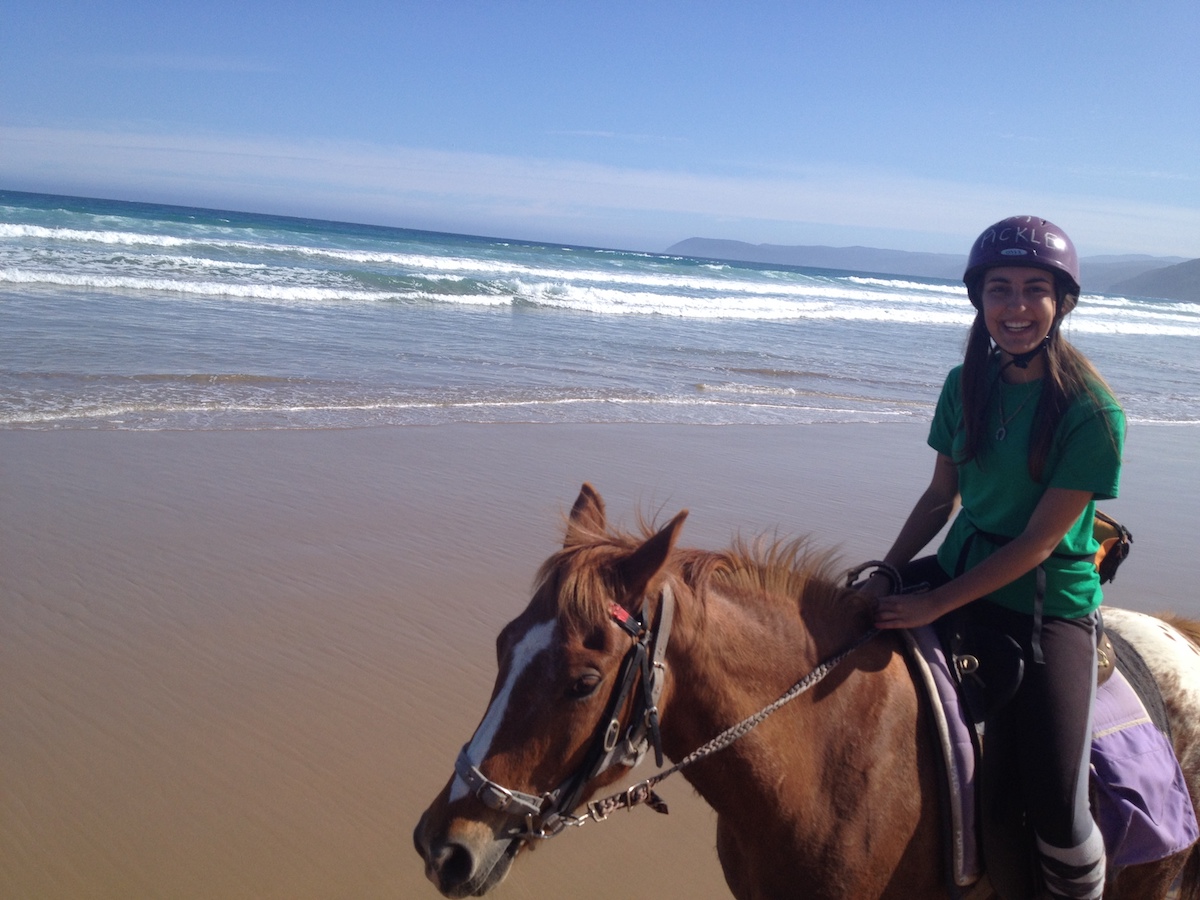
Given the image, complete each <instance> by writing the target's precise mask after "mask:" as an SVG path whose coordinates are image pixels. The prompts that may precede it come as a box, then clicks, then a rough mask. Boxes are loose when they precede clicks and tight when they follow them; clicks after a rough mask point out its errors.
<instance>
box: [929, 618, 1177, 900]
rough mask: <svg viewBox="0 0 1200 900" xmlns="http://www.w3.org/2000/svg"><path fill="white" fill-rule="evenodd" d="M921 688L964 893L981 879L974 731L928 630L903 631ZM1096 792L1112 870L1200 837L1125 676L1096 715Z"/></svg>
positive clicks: (1170, 755) (1161, 742) (1164, 744)
mask: <svg viewBox="0 0 1200 900" xmlns="http://www.w3.org/2000/svg"><path fill="white" fill-rule="evenodd" d="M906 635H907V641H908V644H909V649H910V653H909V657H910V659H911V660H912V662H913V664H914V665H913V670H914V674H915V675H916V676H917V677H916V678H915V680H916V682H917V684H918V689H919V690H922V691H925V692H926V694H927V697H928V699H929V700H930V709H931V712H932V714H933V715H932V717H933V723H934V728H935V732H936V736H937V742H938V749H939V752H940V753H941V754H942V759H943V767H944V770H945V774H946V779H947V782H948V784H947V786H946V790H945V796H946V797H947V798H948V800H949V806H950V809H949V811H948V816H947V820H948V828H949V836H950V842H951V859H950V863H951V871H952V875H953V880H954V883H955V884H956V885H958V886H959V887H965V886H967V885H970V884H973V883H975V882H976V881H978V880H979V878H980V877H981V875H982V864H981V861H980V858H979V850H978V848H979V833H978V830H977V829H978V822H977V820H976V816H977V798H976V780H975V777H976V763H977V760H976V757H975V744H974V742H973V740H972V732H971V729H972V726H971V725H970V723H969V722H968V719H967V716H966V714H965V712H964V709H963V705H962V702H961V701H960V700H959V697H958V691H957V687H956V685H955V682H954V677H953V675H952V674H951V672H950V668H949V664H948V663H947V661H946V656H945V653H944V651H943V650H942V645H941V642H940V641H939V640H938V637H937V634H936V632H935V631H934V630H933V628H932V627H930V626H924V627H922V628H914V629H910V630H909V631H907V632H906ZM1091 770H1092V771H1091V774H1092V785H1093V788H1094V794H1093V796H1094V798H1095V799H1094V803H1095V808H1094V809H1093V813H1094V814H1095V816H1096V821H1097V824H1098V825H1099V826H1100V831H1101V834H1102V835H1103V836H1104V845H1105V852H1106V853H1107V854H1108V859H1109V864H1110V865H1111V866H1114V867H1121V866H1127V865H1132V864H1135V863H1143V862H1151V861H1154V860H1158V859H1162V858H1164V857H1166V856H1170V855H1171V854H1173V853H1177V852H1179V851H1180V850H1183V849H1184V848H1186V847H1188V846H1191V844H1192V843H1194V842H1195V841H1196V840H1197V838H1198V837H1200V828H1198V827H1197V823H1196V815H1195V810H1194V809H1193V807H1192V802H1191V798H1190V796H1189V794H1188V790H1187V784H1186V782H1185V781H1184V778H1183V772H1182V771H1181V770H1180V768H1179V762H1178V761H1177V760H1176V758H1175V753H1174V751H1173V750H1172V748H1171V744H1170V742H1169V741H1168V740H1167V738H1166V736H1165V735H1164V734H1163V733H1162V732H1161V731H1160V730H1159V729H1158V728H1157V727H1156V726H1155V723H1154V722H1153V721H1152V720H1151V718H1150V716H1149V715H1148V714H1147V712H1146V708H1145V706H1144V705H1143V704H1142V701H1141V700H1140V699H1139V698H1138V695H1137V693H1136V692H1135V691H1134V690H1133V688H1132V687H1131V686H1130V684H1129V682H1128V681H1127V680H1126V678H1125V676H1124V675H1123V674H1122V673H1121V671H1120V670H1117V671H1115V672H1113V674H1112V677H1111V678H1110V679H1109V680H1108V681H1107V682H1106V683H1105V684H1104V685H1102V686H1101V687H1100V689H1099V690H1098V691H1097V694H1096V704H1095V708H1094V710H1093V716H1092V755H1091Z"/></svg>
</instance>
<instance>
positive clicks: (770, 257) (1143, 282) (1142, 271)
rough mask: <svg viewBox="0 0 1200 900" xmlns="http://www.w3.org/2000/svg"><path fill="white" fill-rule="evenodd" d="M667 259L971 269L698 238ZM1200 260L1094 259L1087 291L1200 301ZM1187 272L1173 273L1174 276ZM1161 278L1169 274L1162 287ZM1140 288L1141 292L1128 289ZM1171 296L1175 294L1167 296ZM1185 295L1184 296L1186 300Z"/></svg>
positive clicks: (936, 259)
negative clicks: (680, 257)
mask: <svg viewBox="0 0 1200 900" xmlns="http://www.w3.org/2000/svg"><path fill="white" fill-rule="evenodd" d="M663 252H664V253H666V254H668V255H672V256H691V257H695V258H698V259H712V260H718V261H721V260H723V261H726V262H751V263H762V264H766V265H777V266H778V265H783V266H801V267H804V268H812V269H838V270H841V271H847V272H877V273H879V274H883V275H908V276H912V277H916V278H942V279H946V280H948V281H959V280H960V279H961V278H962V273H963V269H964V267H965V266H966V262H967V256H966V254H965V253H963V254H957V253H920V252H914V251H908V250H884V249H880V248H877V247H826V246H819V245H817V246H806V245H797V246H789V245H783V244H750V243H746V242H745V241H734V240H724V239H720V238H700V237H693V238H688V239H687V240H683V241H679V242H678V243H676V244H672V245H671V246H670V247H668V248H667V249H666V250H664V251H663ZM1192 263H1197V264H1200V260H1186V259H1185V258H1184V257H1181V256H1146V255H1143V254H1124V255H1111V254H1110V255H1104V256H1088V257H1084V258H1082V259H1081V260H1080V261H1079V267H1080V277H1081V279H1082V281H1083V286H1084V290H1085V291H1095V292H1097V293H1109V292H1111V291H1113V290H1117V291H1118V292H1121V293H1136V294H1138V295H1139V296H1147V297H1163V298H1166V299H1169V300H1196V301H1200V265H1197V266H1196V267H1195V268H1188V267H1189V266H1190V265H1191V264H1192ZM1174 269H1182V271H1181V272H1176V273H1171V270H1174ZM1156 273H1162V274H1163V281H1162V282H1161V283H1160V282H1159V280H1158V279H1157V278H1156V277H1153V276H1155V275H1156ZM1131 282H1132V283H1134V284H1135V285H1136V286H1137V289H1136V290H1134V289H1133V288H1131V287H1128V286H1127V285H1129V284H1130V283H1131ZM1164 290H1169V291H1171V293H1163V291H1164ZM1181 292H1182V294H1181Z"/></svg>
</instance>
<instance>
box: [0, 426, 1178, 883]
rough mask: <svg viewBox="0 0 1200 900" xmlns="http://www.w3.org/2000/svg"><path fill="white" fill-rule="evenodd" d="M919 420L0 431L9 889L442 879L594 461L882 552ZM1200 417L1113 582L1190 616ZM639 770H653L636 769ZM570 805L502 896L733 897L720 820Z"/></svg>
mask: <svg viewBox="0 0 1200 900" xmlns="http://www.w3.org/2000/svg"><path fill="white" fill-rule="evenodd" d="M924 431H925V429H924V426H921V425H915V424H909V425H895V426H867V427H859V426H803V427H795V428H792V427H767V428H740V427H739V428H718V427H690V426H568V425H556V426H496V425H489V426H443V427H435V428H415V427H414V428H399V429H372V430H364V431H314V432H298V431H281V432H249V433H247V432H241V433H235V432H192V433H152V434H137V433H129V432H62V433H45V432H0V882H3V884H4V889H3V893H4V895H5V896H11V897H38V898H72V900H78V898H109V897H111V898H118V897H119V898H127V897H140V898H156V897H163V898H168V897H169V898H215V897H220V898H240V897H266V898H288V900H298V898H332V897H346V898H373V897H380V898H382V897H392V898H394V897H404V898H407V897H414V898H419V897H431V898H432V897H434V896H436V893H435V892H434V890H433V888H432V887H431V886H430V885H429V884H428V882H426V881H425V878H424V874H423V872H422V867H421V864H420V861H419V860H418V858H417V856H416V854H415V853H414V852H413V850H412V846H411V839H410V834H411V830H412V827H413V825H414V824H415V822H416V819H417V817H418V816H419V814H420V812H421V811H422V810H423V809H424V808H425V806H426V805H427V804H428V802H429V801H430V799H432V797H433V795H434V794H435V793H436V792H437V791H438V790H439V789H440V788H441V786H442V785H443V784H444V783H445V780H446V779H447V777H448V776H449V774H450V770H451V765H452V763H453V759H454V755H455V753H456V752H457V749H458V747H459V746H460V745H461V744H462V743H463V742H464V741H465V740H466V739H467V738H468V737H469V735H470V733H471V731H472V729H473V728H474V726H475V724H476V722H477V721H478V718H479V716H480V715H481V714H482V712H483V708H484V704H485V703H486V700H487V697H488V695H489V693H490V690H491V685H492V680H493V677H494V674H495V672H494V666H495V664H494V659H493V638H494V636H495V634H496V632H497V631H498V630H499V628H500V626H501V625H502V624H503V623H504V622H505V621H507V620H508V619H509V618H511V617H512V616H513V615H515V614H516V613H517V612H518V611H519V610H520V609H521V608H522V607H523V606H524V604H525V602H526V599H527V591H528V588H529V584H530V581H531V579H532V577H533V574H534V571H535V569H536V568H537V566H538V564H539V563H540V562H541V561H542V559H544V558H545V556H546V555H548V554H549V553H550V552H551V550H553V548H554V547H555V545H556V543H557V542H558V540H559V539H560V536H561V535H560V532H561V516H562V514H563V512H564V511H565V510H566V509H568V508H569V506H570V503H571V502H572V500H573V499H574V497H575V494H576V492H577V491H578V488H579V485H580V483H581V482H583V481H584V480H588V481H591V482H593V483H594V484H595V485H596V487H597V488H598V489H599V490H600V492H601V493H602V494H603V495H604V497H605V499H606V500H607V502H608V507H609V512H610V515H611V516H612V517H613V518H614V519H616V520H618V521H620V522H622V523H623V524H626V525H632V524H633V523H634V513H635V510H637V509H641V510H643V511H645V512H648V513H654V512H656V511H661V514H662V515H661V518H665V517H666V516H669V515H671V514H673V513H674V512H676V511H677V510H678V509H679V508H682V507H688V508H690V509H691V511H692V515H691V517H690V518H689V520H688V523H687V526H686V528H685V531H684V538H683V540H684V543H687V544H690V545H695V546H706V547H719V546H724V545H725V544H726V543H728V541H729V539H730V538H731V537H732V536H733V535H734V534H735V533H736V532H739V531H741V532H743V533H748V534H754V533H759V532H762V531H768V532H774V531H776V530H778V532H779V533H781V534H786V535H796V534H802V533H812V534H814V535H815V536H816V537H817V540H818V541H819V542H820V543H822V544H825V545H830V546H838V547H840V548H841V551H842V554H843V556H844V558H845V559H846V561H847V563H850V562H856V561H859V560H862V559H865V558H869V557H871V556H874V555H878V554H880V553H881V552H882V551H883V550H884V549H885V548H886V546H887V544H888V542H890V540H891V538H892V536H893V535H894V534H895V532H896V530H897V529H898V528H899V526H900V523H901V520H902V518H903V516H904V515H905V513H906V512H907V510H908V508H909V506H910V505H911V503H912V502H913V500H915V498H916V496H917V495H918V493H919V492H920V490H921V489H922V488H923V487H924V483H925V480H926V478H927V477H928V474H929V473H930V472H931V471H932V466H933V457H932V451H930V450H928V449H927V448H926V447H925V446H924ZM1198 447H1200V429H1196V428H1192V427H1150V426H1135V427H1134V428H1133V429H1132V430H1131V433H1130V439H1129V445H1128V448H1127V449H1128V452H1127V464H1126V471H1125V482H1124V490H1123V494H1124V496H1123V497H1122V498H1121V499H1120V500H1118V501H1115V502H1112V503H1109V504H1107V505H1106V507H1105V508H1106V509H1108V510H1109V511H1110V512H1112V513H1113V514H1114V515H1116V516H1117V517H1118V518H1120V519H1122V520H1123V521H1126V523H1127V524H1128V525H1129V526H1130V527H1131V528H1132V529H1133V532H1134V536H1135V545H1134V552H1133V556H1132V557H1131V558H1130V560H1129V561H1128V562H1127V563H1126V565H1125V568H1124V569H1122V571H1121V573H1120V575H1119V576H1118V579H1117V582H1116V584H1115V585H1113V586H1111V588H1110V590H1109V592H1108V597H1109V602H1111V603H1114V604H1116V605H1123V606H1130V607H1133V608H1137V609H1144V610H1148V611H1153V610H1158V609H1172V610H1175V611H1178V612H1182V613H1185V614H1191V615H1197V616H1200V593H1198V592H1197V591H1196V589H1195V576H1194V573H1193V562H1194V559H1195V555H1196V547H1197V540H1196V530H1195V525H1194V520H1195V510H1196V509H1197V508H1198V507H1200V478H1197V473H1196V466H1195V463H1194V459H1195V458H1196V450H1197V448H1198ZM647 771H648V770H647ZM662 793H663V795H664V796H665V798H666V799H667V800H668V802H669V803H670V804H671V807H672V813H671V815H670V816H666V817H663V816H657V815H655V814H653V813H652V812H650V811H648V810H635V811H634V812H632V813H630V814H628V815H622V816H620V817H618V818H616V819H615V820H612V821H609V822H607V823H604V824H591V825H589V826H588V827H587V828H584V829H580V830H572V831H571V832H568V833H566V834H564V835H563V836H561V837H559V838H558V839H556V840H555V841H553V842H551V843H550V844H549V845H548V846H544V847H542V848H540V849H539V850H538V852H536V853H533V854H527V855H526V856H525V857H524V858H522V860H521V861H520V863H519V864H518V865H517V867H516V868H515V870H514V872H513V874H512V875H511V876H510V878H509V879H508V881H507V882H506V883H505V884H504V885H503V886H502V887H501V888H500V889H499V892H498V894H497V896H500V897H508V898H522V897H535V896H547V895H556V894H561V893H563V892H569V893H570V895H571V896H573V897H579V898H584V900H586V898H601V897H652V896H657V897H689V898H692V897H695V898H710V897H711V898H718V897H726V896H728V894H727V892H726V889H725V887H724V883H723V881H722V878H721V874H720V869H719V866H718V865H717V861H716V856H715V853H714V851H713V849H712V848H713V821H714V820H713V817H712V815H711V814H710V813H709V811H708V810H707V808H706V807H705V806H704V805H703V803H701V802H700V801H698V800H697V799H695V798H694V797H693V795H692V793H691V789H690V788H689V787H688V786H687V784H686V783H685V782H684V781H683V780H682V779H681V778H677V779H673V780H671V781H668V782H666V783H665V784H664V785H663V788H662Z"/></svg>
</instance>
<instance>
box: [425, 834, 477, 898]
mask: <svg viewBox="0 0 1200 900" xmlns="http://www.w3.org/2000/svg"><path fill="white" fill-rule="evenodd" d="M428 864H429V869H430V871H431V872H435V873H437V876H438V881H439V882H440V883H441V886H442V887H443V888H452V887H455V886H457V885H461V884H464V883H465V882H467V881H468V880H469V879H470V878H471V875H472V874H474V872H475V857H474V856H472V855H471V851H470V850H468V849H467V848H466V847H464V846H463V845H462V844H456V843H454V842H453V841H448V842H446V843H444V844H437V845H436V846H434V847H431V848H430V850H429V859H428Z"/></svg>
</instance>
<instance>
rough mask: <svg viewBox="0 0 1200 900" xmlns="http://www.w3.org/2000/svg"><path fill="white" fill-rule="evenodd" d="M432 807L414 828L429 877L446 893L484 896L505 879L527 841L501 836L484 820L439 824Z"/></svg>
mask: <svg viewBox="0 0 1200 900" xmlns="http://www.w3.org/2000/svg"><path fill="white" fill-rule="evenodd" d="M430 812H432V810H430V811H426V813H425V814H424V815H423V816H421V820H420V821H419V822H418V823H417V827H416V828H415V829H414V830H413V845H414V846H415V847H416V850H417V853H418V854H420V856H421V859H423V860H424V861H425V877H427V878H428V879H429V880H430V881H432V882H433V884H434V886H435V887H436V888H437V889H438V890H439V891H441V893H442V894H443V896H446V897H481V896H483V895H484V894H486V893H488V892H489V891H490V890H491V889H492V888H494V887H495V886H496V885H498V884H499V883H500V882H501V881H503V880H504V877H505V876H506V875H507V874H508V870H509V869H510V868H511V867H512V864H513V860H514V859H516V856H517V853H518V852H519V851H520V849H521V847H522V846H523V844H524V841H523V840H520V839H513V838H512V837H510V836H504V837H498V836H497V835H496V834H495V833H494V832H493V831H492V829H490V828H488V826H487V825H485V824H484V823H482V822H472V821H466V820H461V819H460V820H454V821H452V822H450V823H449V824H448V825H447V826H445V827H438V826H437V825H436V824H435V823H434V822H433V819H432V817H431V816H430Z"/></svg>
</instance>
